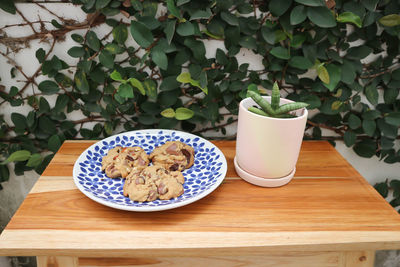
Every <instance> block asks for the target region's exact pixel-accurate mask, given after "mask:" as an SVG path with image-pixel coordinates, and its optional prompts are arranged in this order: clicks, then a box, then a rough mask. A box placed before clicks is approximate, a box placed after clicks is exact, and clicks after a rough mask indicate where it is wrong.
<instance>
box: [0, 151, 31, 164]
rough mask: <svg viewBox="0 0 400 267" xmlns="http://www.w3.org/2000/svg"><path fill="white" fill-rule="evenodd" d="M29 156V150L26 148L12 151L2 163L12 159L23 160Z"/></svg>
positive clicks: (12, 160)
mask: <svg viewBox="0 0 400 267" xmlns="http://www.w3.org/2000/svg"><path fill="white" fill-rule="evenodd" d="M30 156H31V152H30V151H28V150H18V151H15V152H14V153H12V154H11V155H10V156H9V157H8V158H7V159H6V160H5V161H4V162H2V164H7V163H9V162H14V161H25V160H28V159H29V157H30Z"/></svg>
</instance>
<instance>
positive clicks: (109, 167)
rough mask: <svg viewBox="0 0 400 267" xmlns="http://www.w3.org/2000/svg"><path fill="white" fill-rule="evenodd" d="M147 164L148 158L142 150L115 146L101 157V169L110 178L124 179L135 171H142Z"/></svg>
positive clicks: (136, 147)
mask: <svg viewBox="0 0 400 267" xmlns="http://www.w3.org/2000/svg"><path fill="white" fill-rule="evenodd" d="M149 163H150V161H149V156H148V155H147V154H146V152H145V151H144V150H143V148H141V147H138V146H135V147H120V146H117V147H114V148H112V149H110V151H108V153H107V155H106V156H104V157H103V160H102V162H101V165H102V166H101V169H102V170H103V171H105V173H106V175H107V176H108V177H110V178H117V177H122V178H126V177H127V176H128V174H129V173H131V172H134V171H135V170H137V171H139V170H143V169H144V168H146V166H147V165H149Z"/></svg>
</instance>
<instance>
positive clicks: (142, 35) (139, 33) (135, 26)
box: [130, 21, 154, 48]
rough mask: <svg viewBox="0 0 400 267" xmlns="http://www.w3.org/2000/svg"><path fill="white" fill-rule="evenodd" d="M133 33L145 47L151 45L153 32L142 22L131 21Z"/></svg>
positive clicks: (134, 37) (136, 39) (137, 40)
mask: <svg viewBox="0 0 400 267" xmlns="http://www.w3.org/2000/svg"><path fill="white" fill-rule="evenodd" d="M130 29H131V34H132V37H133V39H135V41H136V42H137V43H138V44H139V45H140V46H141V47H144V48H147V47H149V46H150V45H151V44H152V43H153V40H154V38H153V34H152V33H151V31H150V30H149V29H148V28H147V27H146V26H145V25H143V24H142V23H140V22H137V21H132V22H131V28H130Z"/></svg>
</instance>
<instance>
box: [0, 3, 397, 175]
mask: <svg viewBox="0 0 400 267" xmlns="http://www.w3.org/2000/svg"><path fill="white" fill-rule="evenodd" d="M72 3H73V4H76V5H78V6H80V7H81V8H82V10H83V11H84V12H86V13H87V14H88V16H87V19H86V21H84V22H82V21H81V22H78V21H73V20H66V19H63V18H62V17H55V19H54V20H52V21H51V22H50V23H51V25H52V26H53V28H46V27H45V25H46V23H44V22H42V23H43V25H44V26H43V27H41V31H42V32H38V30H34V27H32V30H34V32H33V33H32V34H30V35H29V36H27V37H25V39H24V37H22V39H21V38H19V39H18V40H17V39H15V38H12V37H7V36H6V35H5V33H4V32H5V30H6V29H7V27H11V26H10V25H5V26H4V27H3V28H1V31H0V35H1V38H0V42H2V44H3V45H5V46H6V47H7V51H6V52H2V51H0V55H1V56H3V57H5V58H6V59H7V60H8V62H10V63H11V65H12V66H11V69H10V76H11V79H12V78H13V77H15V76H16V75H18V77H23V79H24V81H23V83H22V84H23V85H21V86H18V87H16V86H12V87H7V88H6V87H4V89H1V90H0V97H1V98H2V102H1V103H0V105H4V106H8V107H11V108H10V109H9V110H11V112H10V113H11V115H10V120H8V119H6V118H5V116H4V114H3V115H1V116H0V138H1V140H2V142H1V144H0V161H1V162H2V164H1V165H0V175H1V176H0V181H6V180H7V179H8V177H9V173H10V168H13V172H15V174H17V175H21V174H23V173H24V171H27V170H33V169H34V170H35V171H37V172H38V173H41V172H42V171H43V170H44V168H45V167H46V165H47V164H48V163H49V161H50V160H51V158H52V157H53V155H54V153H55V152H56V151H57V150H58V149H59V147H60V145H61V144H62V142H63V141H64V140H66V139H78V138H82V139H101V138H104V137H107V136H109V135H112V134H115V133H118V132H121V131H130V130H137V129H144V128H175V129H182V130H184V131H188V132H193V133H196V134H200V135H201V134H202V133H204V132H206V131H208V132H210V131H211V133H215V132H216V131H217V132H220V133H222V134H225V133H226V127H227V126H228V125H230V124H233V123H235V122H236V120H237V112H238V103H239V102H240V101H241V100H242V99H243V98H244V97H246V91H247V87H248V86H249V85H250V84H255V85H257V86H258V88H264V93H268V92H269V90H271V89H272V81H277V82H278V85H279V87H280V88H281V90H282V91H283V92H285V95H286V97H287V98H288V99H291V100H294V101H296V102H304V103H307V104H308V105H309V106H308V107H307V108H308V109H310V110H314V112H313V113H312V114H315V115H313V116H312V117H310V118H309V120H308V124H307V132H306V135H305V138H306V139H324V140H330V141H332V142H334V141H335V140H344V143H345V144H346V146H348V147H352V149H353V150H354V151H355V153H356V154H357V155H359V156H360V157H373V156H376V157H379V159H381V160H382V161H384V162H387V163H398V162H400V150H399V146H398V142H399V141H398V140H399V139H398V129H399V126H400V100H399V87H400V69H399V56H398V55H399V54H400V53H399V52H400V51H399V47H400V46H399V44H400V43H399V36H400V35H399V33H400V26H399V25H400V16H399V15H398V13H399V11H400V4H399V2H398V1H394V0H392V1H390V0H368V1H356V0H349V1H341V0H337V1H323V0H312V1H304V0H287V1H282V0H270V1H249V0H237V1H233V0H167V1H158V0H146V1H140V0H97V1H94V0H72ZM40 6H41V7H42V8H46V7H45V5H40ZM0 8H1V9H2V10H4V11H6V12H9V13H12V14H14V13H16V12H17V11H18V6H17V7H16V6H15V5H14V4H13V1H11V0H5V1H1V4H0ZM0 12H3V11H0ZM116 15H122V16H123V17H124V18H125V19H116V18H118V16H116ZM23 19H24V20H25V22H24V23H25V24H27V25H32V23H34V22H32V21H28V20H27V19H26V18H23ZM35 23H36V22H35ZM47 23H48V22H47ZM104 24H105V25H107V26H108V27H109V29H110V30H109V32H108V33H105V35H104V34H100V32H99V31H98V30H97V26H99V25H104ZM67 33H68V34H67ZM3 37H4V38H3ZM6 37H7V38H6ZM65 38H71V39H72V40H73V41H74V45H73V46H72V47H70V48H69V49H68V50H67V51H66V52H58V53H59V54H54V53H53V51H54V47H55V46H57V45H58V42H59V41H62V40H63V39H65ZM35 39H36V40H40V41H47V42H49V43H50V48H48V47H47V48H40V49H38V50H37V51H36V58H37V63H38V65H39V66H40V67H39V69H38V70H37V71H36V72H35V73H34V74H33V75H27V73H25V72H24V69H23V66H20V65H18V63H16V62H15V61H13V59H12V56H11V54H10V53H12V52H18V49H22V48H23V47H22V48H21V47H20V46H21V45H26V44H29V42H30V41H31V40H35ZM5 40H6V41H7V42H6V41H5ZM21 40H24V41H23V42H21ZM210 42H214V43H215V42H217V43H218V47H219V48H218V49H216V51H208V50H209V46H208V45H207V44H208V43H210ZM246 50H250V51H251V52H252V53H254V54H256V55H258V56H259V57H260V58H261V60H262V66H263V67H262V69H252V68H249V64H248V63H239V61H238V58H237V56H238V55H240V54H242V52H243V51H246ZM206 52H208V53H206ZM62 53H64V54H62ZM370 55H372V56H370ZM65 56H70V57H72V58H74V59H75V60H76V62H77V63H76V64H75V65H69V64H67V63H66V62H65V61H63V60H62V58H65ZM39 76H40V78H41V79H40V82H39V81H37V80H36V79H37V78H38V77H39ZM15 79H16V78H15ZM31 87H33V88H34V92H35V93H28V90H26V89H27V88H31ZM2 88H3V87H2ZM51 98H54V99H55V102H54V101H50V99H51ZM21 106H24V107H25V110H26V109H28V112H27V113H19V112H17V111H14V109H13V107H21ZM3 110H4V109H3ZM71 114H80V115H81V118H80V119H74V118H76V117H73V116H72V115H71ZM7 116H8V115H7ZM7 118H8V117H7ZM10 122H11V123H10ZM322 129H326V130H329V131H331V132H332V135H331V136H329V134H328V135H324V136H322V135H321V132H322ZM11 163H13V165H12V164H11Z"/></svg>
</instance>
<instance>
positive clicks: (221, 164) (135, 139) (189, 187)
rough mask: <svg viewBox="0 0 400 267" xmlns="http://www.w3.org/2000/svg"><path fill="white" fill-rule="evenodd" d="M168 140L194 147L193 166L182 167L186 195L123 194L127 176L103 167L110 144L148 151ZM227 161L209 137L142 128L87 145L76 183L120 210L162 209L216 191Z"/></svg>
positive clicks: (76, 167)
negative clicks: (139, 197) (146, 198)
mask: <svg viewBox="0 0 400 267" xmlns="http://www.w3.org/2000/svg"><path fill="white" fill-rule="evenodd" d="M167 141H181V142H184V143H186V144H188V145H190V146H192V147H193V148H194V150H195V161H194V164H193V166H192V167H190V168H189V169H187V170H184V171H183V175H184V176H185V183H184V185H183V186H184V188H185V192H184V193H183V195H181V196H179V197H177V198H174V199H170V200H159V199H157V200H155V201H151V202H143V203H140V202H137V201H132V200H130V199H129V198H127V197H125V196H124V195H123V194H122V187H123V185H124V180H123V179H121V178H117V179H111V178H109V177H107V176H106V175H105V173H103V172H102V171H101V160H102V158H103V156H105V155H106V154H107V152H108V150H110V149H111V148H113V147H115V146H117V145H119V146H127V147H129V146H140V147H142V148H143V149H144V150H145V151H146V152H147V153H148V154H150V153H151V151H153V149H154V148H155V147H157V146H160V145H162V144H164V143H165V142H167ZM226 171H227V164H226V159H225V156H224V154H222V152H221V150H219V149H218V148H217V147H216V146H215V145H213V144H212V143H210V142H209V141H207V140H205V139H203V138H201V137H198V136H195V135H193V134H189V133H185V132H180V131H172V130H157V129H154V130H140V131H132V132H126V133H122V134H118V135H114V136H110V137H108V138H106V139H103V140H101V141H99V142H97V143H95V144H94V145H92V146H90V147H89V148H88V149H86V150H85V151H84V152H83V153H82V154H81V155H80V156H79V158H78V160H77V161H76V162H75V165H74V171H73V177H74V182H75V184H76V186H77V187H78V188H79V190H81V191H82V193H84V194H85V195H86V196H87V197H89V198H90V199H92V200H94V201H96V202H98V203H100V204H103V205H106V206H109V207H112V208H116V209H121V210H129V211H146V212H147V211H159V210H167V209H173V208H177V207H181V206H184V205H187V204H190V203H192V202H195V201H197V200H199V199H201V198H203V197H205V196H207V195H208V194H210V193H211V192H212V191H214V190H215V189H216V188H217V187H218V186H219V185H220V184H221V183H222V181H223V180H224V178H225V175H226Z"/></svg>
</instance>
